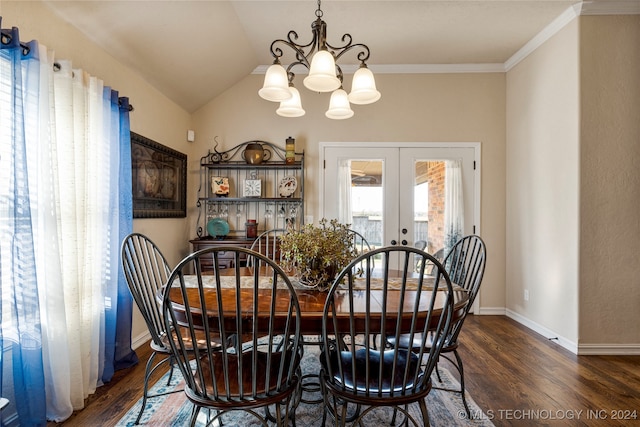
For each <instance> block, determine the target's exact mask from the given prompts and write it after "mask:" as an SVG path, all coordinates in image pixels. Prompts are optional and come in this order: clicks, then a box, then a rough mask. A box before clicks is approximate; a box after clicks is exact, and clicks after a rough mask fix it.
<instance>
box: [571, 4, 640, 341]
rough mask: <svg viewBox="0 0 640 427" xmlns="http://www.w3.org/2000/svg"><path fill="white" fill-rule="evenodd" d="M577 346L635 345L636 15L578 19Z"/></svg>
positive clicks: (638, 265) (638, 315)
mask: <svg viewBox="0 0 640 427" xmlns="http://www.w3.org/2000/svg"><path fill="white" fill-rule="evenodd" d="M580 23H581V30H580V58H581V64H580V95H581V98H582V101H581V107H582V113H581V125H580V132H581V135H582V137H581V155H580V166H581V173H580V181H581V182H580V236H581V237H580V300H579V301H580V323H579V324H580V343H581V344H582V343H583V344H584V345H585V347H588V346H589V345H590V344H612V345H615V344H624V343H627V344H629V343H633V344H636V345H638V343H640V328H639V327H638V325H640V310H638V304H640V259H639V254H640V220H639V219H638V218H639V214H638V212H639V210H640V167H639V165H640V16H639V15H631V16H602V17H582V18H581V19H580Z"/></svg>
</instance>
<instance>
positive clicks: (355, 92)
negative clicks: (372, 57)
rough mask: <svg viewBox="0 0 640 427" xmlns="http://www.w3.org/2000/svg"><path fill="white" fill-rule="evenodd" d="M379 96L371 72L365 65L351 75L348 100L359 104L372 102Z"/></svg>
mask: <svg viewBox="0 0 640 427" xmlns="http://www.w3.org/2000/svg"><path fill="white" fill-rule="evenodd" d="M380 96H381V95H380V92H378V90H377V89H376V80H375V78H374V77H373V73H372V72H371V70H370V69H368V68H367V67H366V66H361V67H360V68H359V69H358V70H357V71H356V72H355V74H354V75H353V81H352V82H351V92H350V93H349V101H350V102H351V103H352V104H359V105H365V104H373V103H374V102H376V101H377V100H378V99H380Z"/></svg>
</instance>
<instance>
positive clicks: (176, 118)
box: [0, 0, 195, 341]
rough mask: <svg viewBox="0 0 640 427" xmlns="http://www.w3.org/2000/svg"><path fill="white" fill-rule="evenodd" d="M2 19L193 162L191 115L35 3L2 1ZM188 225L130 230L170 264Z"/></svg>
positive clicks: (137, 322) (178, 255) (141, 129)
mask: <svg viewBox="0 0 640 427" xmlns="http://www.w3.org/2000/svg"><path fill="white" fill-rule="evenodd" d="M0 15H1V16H2V26H3V27H18V28H19V29H20V38H21V39H22V40H32V39H36V40H38V41H39V42H40V43H42V44H44V45H46V46H47V48H48V49H51V50H54V51H55V57H56V58H61V59H70V60H71V61H72V63H73V67H74V68H82V69H84V70H86V71H87V72H89V73H90V74H92V75H94V76H97V77H99V78H101V79H102V80H103V81H104V82H105V85H107V86H111V87H112V88H113V89H116V90H118V91H119V93H120V96H128V97H129V101H130V102H131V104H133V106H134V108H135V110H134V111H133V112H132V113H131V115H130V118H131V130H132V131H134V132H136V133H139V134H141V135H144V136H146V137H148V138H151V139H153V140H155V141H157V142H159V143H161V144H164V145H167V146H169V147H171V148H174V149H176V150H178V151H181V152H183V153H187V155H188V156H189V161H191V160H193V155H192V153H189V149H190V148H191V146H190V145H188V143H187V142H186V132H187V129H188V128H189V125H190V115H189V114H188V113H187V112H186V111H184V110H182V109H181V108H180V107H178V106H177V105H176V104H174V103H173V102H171V101H170V100H169V99H168V98H166V97H165V96H164V95H163V94H162V93H160V92H159V91H157V90H156V89H154V88H152V87H151V86H150V85H149V84H147V83H146V82H145V81H144V80H142V79H141V78H140V77H139V76H138V75H137V74H134V73H133V72H132V71H131V70H130V69H128V68H127V67H125V66H124V65H122V64H121V63H119V62H117V61H116V60H114V59H113V57H111V56H110V55H108V54H107V53H106V52H104V51H102V50H99V49H96V46H95V45H93V44H92V43H91V42H90V41H89V40H87V38H86V37H84V36H83V35H82V34H81V33H79V32H78V31H76V30H75V29H74V28H73V27H71V26H69V25H67V24H66V23H65V22H64V21H62V20H60V19H59V18H58V17H57V16H56V15H54V14H53V13H52V12H50V11H49V9H47V8H46V7H45V6H43V5H42V4H41V3H39V2H30V1H7V0H2V3H0ZM187 203H188V205H189V206H194V205H195V200H194V199H189V200H188V201H187ZM187 224H188V223H187V220H186V219H184V218H178V219H136V220H134V222H133V228H134V231H139V232H142V233H145V234H147V235H149V236H150V237H151V238H152V239H154V240H155V241H156V243H157V244H158V245H159V246H160V247H161V248H162V250H163V252H164V253H165V254H166V256H167V258H168V260H169V262H171V263H174V264H175V263H177V262H178V261H179V260H180V259H182V257H184V255H186V253H187V251H188V249H189V245H188V243H187V239H186V236H188V235H189V234H190V230H189V229H188V226H187ZM146 331H147V328H146V325H145V324H144V321H142V318H141V317H140V316H139V313H137V310H136V312H135V314H134V324H133V331H132V337H133V339H134V341H135V340H136V339H137V337H139V336H141V335H143V334H145V333H146Z"/></svg>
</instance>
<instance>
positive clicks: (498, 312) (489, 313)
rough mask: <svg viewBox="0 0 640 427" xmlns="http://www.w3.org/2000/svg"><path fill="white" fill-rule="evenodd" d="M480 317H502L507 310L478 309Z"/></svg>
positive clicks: (499, 308)
mask: <svg viewBox="0 0 640 427" xmlns="http://www.w3.org/2000/svg"><path fill="white" fill-rule="evenodd" d="M474 314H478V315H480V316H504V315H506V314H507V310H506V309H505V308H504V307H480V310H479V311H478V313H474Z"/></svg>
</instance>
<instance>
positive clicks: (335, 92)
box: [258, 0, 380, 119]
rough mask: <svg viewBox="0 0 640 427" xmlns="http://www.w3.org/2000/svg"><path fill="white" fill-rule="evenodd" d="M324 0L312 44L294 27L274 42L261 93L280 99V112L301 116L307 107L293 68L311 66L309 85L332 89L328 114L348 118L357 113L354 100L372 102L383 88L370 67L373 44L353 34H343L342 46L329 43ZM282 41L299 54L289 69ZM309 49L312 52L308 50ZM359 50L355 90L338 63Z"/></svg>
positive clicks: (315, 88)
mask: <svg viewBox="0 0 640 427" xmlns="http://www.w3.org/2000/svg"><path fill="white" fill-rule="evenodd" d="M322 15H323V13H322V10H321V9H320V0H318V9H317V10H316V20H315V21H314V22H312V23H311V31H312V33H313V39H312V40H311V41H310V42H309V43H308V44H298V43H296V40H298V33H296V32H295V31H293V30H291V31H289V33H288V34H287V39H286V40H283V39H277V40H274V41H273V43H271V55H273V57H274V58H275V59H274V61H273V64H272V65H271V66H270V67H269V68H268V69H267V72H266V74H265V76H264V84H263V86H262V89H260V90H259V91H258V94H259V95H260V96H261V97H262V98H263V99H266V100H267V101H272V102H279V103H280V107H279V108H278V109H277V110H276V113H277V114H278V115H280V116H283V117H300V116H303V115H304V113H305V111H304V110H303V109H302V101H301V99H300V92H298V89H296V88H295V87H294V86H293V80H294V78H295V74H294V73H293V71H292V70H293V68H294V67H296V66H297V65H302V66H304V67H306V68H307V69H308V70H309V75H308V76H307V77H305V78H304V80H303V83H304V85H305V87H306V88H307V89H309V90H312V91H314V92H332V93H331V99H330V101H329V109H328V110H327V112H326V113H325V115H326V116H327V117H328V118H330V119H348V118H349V117H351V116H353V110H352V109H351V103H352V104H371V103H374V102H376V101H377V100H378V99H380V92H378V90H377V89H376V82H375V79H374V77H373V73H372V72H371V70H369V69H368V68H367V64H366V61H367V60H368V59H369V47H367V45H365V44H362V43H353V40H352V37H351V34H345V35H343V36H342V42H343V43H344V45H342V46H332V45H330V44H329V43H327V24H326V23H325V22H324V21H323V20H322ZM281 45H284V46H288V47H289V48H291V49H292V50H293V53H294V54H295V61H294V62H292V63H291V64H289V66H288V67H287V68H286V69H285V68H284V67H283V66H282V64H281V63H280V58H281V57H282V56H283V55H284V52H283V50H282V48H281V47H280V46H281ZM305 49H308V52H306V53H305ZM351 50H354V51H357V52H358V53H357V56H356V58H357V59H358V60H359V61H360V67H359V68H358V70H357V71H356V72H355V73H354V75H353V80H352V82H351V92H350V93H349V94H348V95H347V92H346V91H345V90H344V89H343V87H342V82H343V74H342V68H340V66H339V65H338V64H337V63H336V61H337V60H339V59H340V58H341V57H342V56H343V55H344V54H345V53H347V52H349V51H351Z"/></svg>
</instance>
